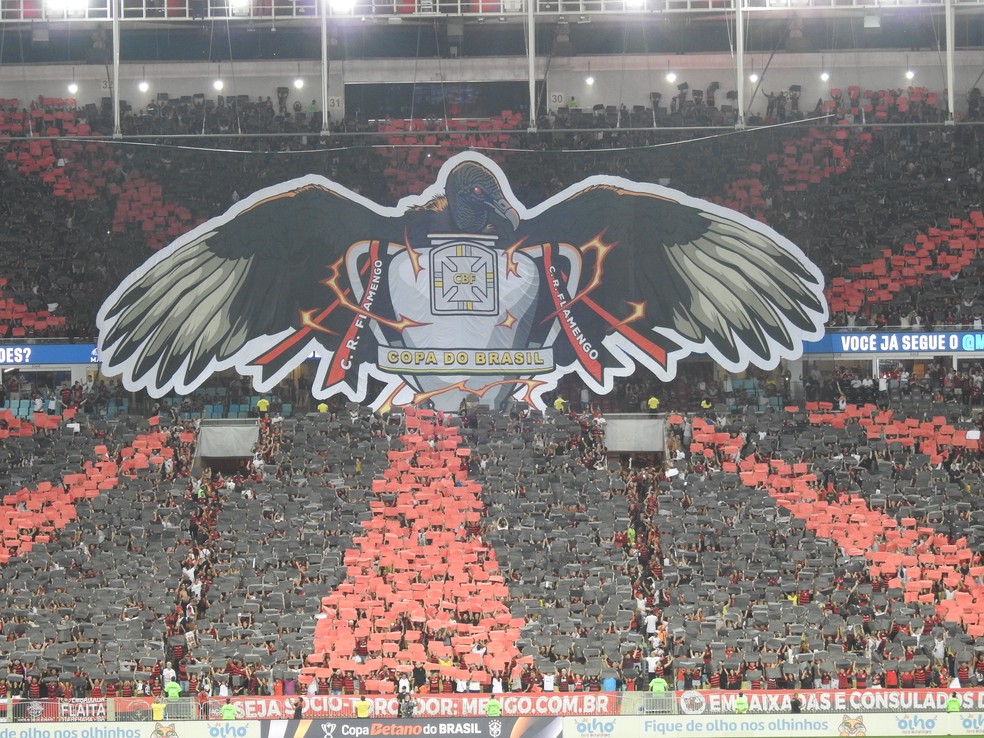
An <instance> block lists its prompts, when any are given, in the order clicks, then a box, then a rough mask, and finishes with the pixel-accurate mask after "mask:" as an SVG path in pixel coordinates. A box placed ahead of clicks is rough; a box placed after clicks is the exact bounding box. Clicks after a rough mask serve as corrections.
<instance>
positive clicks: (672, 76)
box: [666, 72, 677, 85]
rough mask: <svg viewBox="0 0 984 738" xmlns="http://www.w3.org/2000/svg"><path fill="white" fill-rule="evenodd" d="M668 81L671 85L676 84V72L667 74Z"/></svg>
mask: <svg viewBox="0 0 984 738" xmlns="http://www.w3.org/2000/svg"><path fill="white" fill-rule="evenodd" d="M666 81H667V82H669V83H670V84H671V85H672V84H673V83H674V82H676V81H677V76H676V72H667V73H666Z"/></svg>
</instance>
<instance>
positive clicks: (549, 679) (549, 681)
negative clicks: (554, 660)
mask: <svg viewBox="0 0 984 738" xmlns="http://www.w3.org/2000/svg"><path fill="white" fill-rule="evenodd" d="M555 679H556V677H555V676H554V673H553V672H552V671H547V672H544V673H543V691H544V692H553V691H554V682H555Z"/></svg>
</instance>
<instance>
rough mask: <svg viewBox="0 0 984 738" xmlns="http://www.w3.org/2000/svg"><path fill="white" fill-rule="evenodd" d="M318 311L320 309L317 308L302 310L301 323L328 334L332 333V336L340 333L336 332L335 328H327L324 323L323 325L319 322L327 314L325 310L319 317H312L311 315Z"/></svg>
mask: <svg viewBox="0 0 984 738" xmlns="http://www.w3.org/2000/svg"><path fill="white" fill-rule="evenodd" d="M316 312H318V311H317V310H301V325H302V326H304V327H305V328H310V329H311V330H312V331H319V332H321V333H327V334H329V335H332V336H337V335H338V334H337V333H335V331H333V330H331V329H329V328H325V327H324V326H323V325H321V324H320V323H319V322H318V320H319V319H323V318H324V317H325V315H324V313H323V312H322V313H320V314H319V315H318V317H317V318H312V317H311V316H312V315H314V314H315V313H316Z"/></svg>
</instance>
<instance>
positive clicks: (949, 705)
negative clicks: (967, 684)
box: [946, 692, 961, 712]
mask: <svg viewBox="0 0 984 738" xmlns="http://www.w3.org/2000/svg"><path fill="white" fill-rule="evenodd" d="M960 708H961V704H960V698H959V697H958V696H957V693H956V692H951V693H950V698H949V699H948V700H947V701H946V711H947V712H960Z"/></svg>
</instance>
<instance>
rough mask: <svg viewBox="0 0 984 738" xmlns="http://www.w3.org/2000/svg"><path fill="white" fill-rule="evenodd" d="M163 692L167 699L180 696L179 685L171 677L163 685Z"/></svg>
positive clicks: (174, 698)
mask: <svg viewBox="0 0 984 738" xmlns="http://www.w3.org/2000/svg"><path fill="white" fill-rule="evenodd" d="M164 694H166V695H167V698H168V699H169V700H176V699H178V697H180V696H181V685H180V684H178V683H177V682H176V681H174V680H173V679H172V680H171V681H169V682H168V683H167V684H165V685H164Z"/></svg>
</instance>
